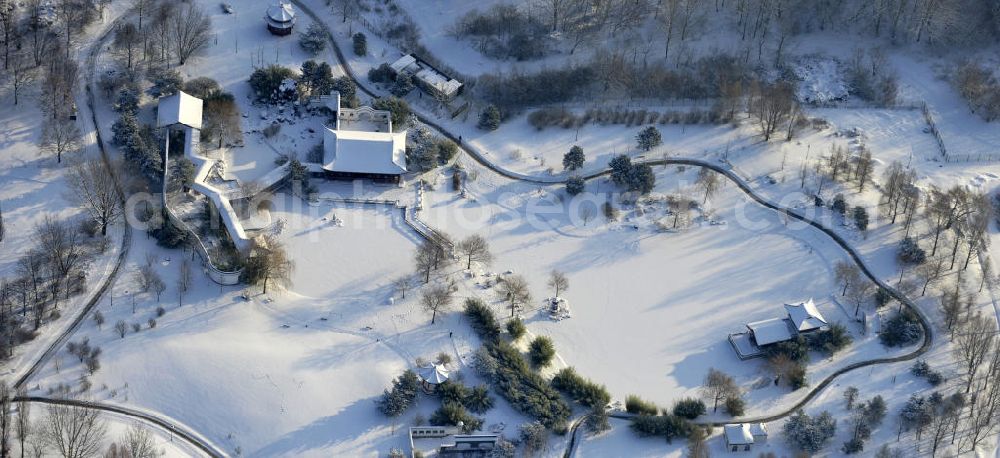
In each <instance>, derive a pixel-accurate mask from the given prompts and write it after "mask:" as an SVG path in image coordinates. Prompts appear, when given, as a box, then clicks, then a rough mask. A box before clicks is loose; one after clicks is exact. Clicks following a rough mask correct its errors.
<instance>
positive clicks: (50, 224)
mask: <svg viewBox="0 0 1000 458" xmlns="http://www.w3.org/2000/svg"><path fill="white" fill-rule="evenodd" d="M35 244H36V246H38V249H39V250H40V251H41V252H42V253H44V254H45V256H47V257H48V260H49V264H50V265H51V269H52V270H53V273H55V278H54V279H53V282H52V283H53V287H52V289H53V292H54V294H53V299H57V298H58V295H59V294H58V293H59V291H61V287H62V285H63V282H64V281H65V280H66V279H67V278H69V275H70V273H72V272H73V271H74V270H75V269H76V268H77V267H79V266H80V263H82V262H83V250H82V248H81V244H80V243H79V232H78V231H76V230H74V229H73V228H71V227H69V226H68V225H67V224H65V223H62V222H60V221H56V220H54V219H52V217H51V216H49V215H46V216H45V218H44V219H43V220H42V222H41V223H40V224H38V226H36V227H35ZM68 294H69V289H68V288H67V295H68Z"/></svg>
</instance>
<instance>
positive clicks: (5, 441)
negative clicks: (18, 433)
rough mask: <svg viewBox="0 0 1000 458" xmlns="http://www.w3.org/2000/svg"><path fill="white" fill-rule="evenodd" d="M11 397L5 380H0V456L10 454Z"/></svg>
mask: <svg viewBox="0 0 1000 458" xmlns="http://www.w3.org/2000/svg"><path fill="white" fill-rule="evenodd" d="M13 398H14V396H13V392H12V390H11V388H10V386H8V385H7V381H5V380H0V456H10V434H11V432H13V431H12V430H13V429H14V425H13V421H12V415H11V403H12V401H13Z"/></svg>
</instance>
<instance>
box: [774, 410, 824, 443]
mask: <svg viewBox="0 0 1000 458" xmlns="http://www.w3.org/2000/svg"><path fill="white" fill-rule="evenodd" d="M784 433H785V437H786V438H787V439H788V442H790V443H792V444H794V445H795V446H796V447H798V448H799V450H802V451H803V452H807V453H817V452H819V451H820V450H822V449H823V447H824V446H825V445H826V443H827V442H829V441H830V439H832V438H833V436H834V435H836V434H837V420H836V419H834V418H833V416H832V415H830V413H829V412H823V413H821V414H819V415H817V416H815V417H810V416H809V415H806V414H805V413H804V412H802V411H801V410H800V411H798V412H796V413H795V414H794V415H792V416H791V417H789V418H788V421H786V422H785V426H784Z"/></svg>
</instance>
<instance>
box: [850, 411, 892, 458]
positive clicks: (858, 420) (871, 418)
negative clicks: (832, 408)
mask: <svg viewBox="0 0 1000 458" xmlns="http://www.w3.org/2000/svg"><path fill="white" fill-rule="evenodd" d="M848 409H849V410H850V408H848ZM852 413H853V414H852V415H851V420H850V421H851V423H853V426H854V428H853V429H854V436H853V437H852V438H851V439H850V440H848V441H847V442H844V446H843V447H841V450H842V451H843V452H844V453H846V454H848V455H850V454H854V453H860V452H862V451H864V449H865V441H866V440H868V439H870V438H871V436H872V430H873V429H875V428H877V427H878V426H879V425H881V424H882V420H883V419H885V413H886V404H885V400H884V399H882V396H875V397H873V398H871V399H870V400H869V401H868V402H862V403H860V404H857V405H856V406H855V407H854V411H853V412H852Z"/></svg>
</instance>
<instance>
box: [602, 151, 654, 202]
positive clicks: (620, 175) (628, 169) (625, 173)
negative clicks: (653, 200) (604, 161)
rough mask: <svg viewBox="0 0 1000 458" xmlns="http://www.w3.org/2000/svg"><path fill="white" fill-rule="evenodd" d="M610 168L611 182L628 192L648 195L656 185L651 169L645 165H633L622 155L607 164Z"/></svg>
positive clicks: (630, 160)
mask: <svg viewBox="0 0 1000 458" xmlns="http://www.w3.org/2000/svg"><path fill="white" fill-rule="evenodd" d="M608 165H609V166H610V167H611V181H613V182H614V183H615V184H616V185H618V186H622V187H624V188H625V189H627V190H628V191H629V192H638V193H639V194H649V192H650V191H652V190H653V187H654V186H655V185H656V175H654V174H653V168H652V167H650V166H649V165H646V164H633V163H632V159H630V158H629V157H628V156H626V155H624V154H622V155H620V156H615V157H614V158H613V159H611V161H610V162H608Z"/></svg>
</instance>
